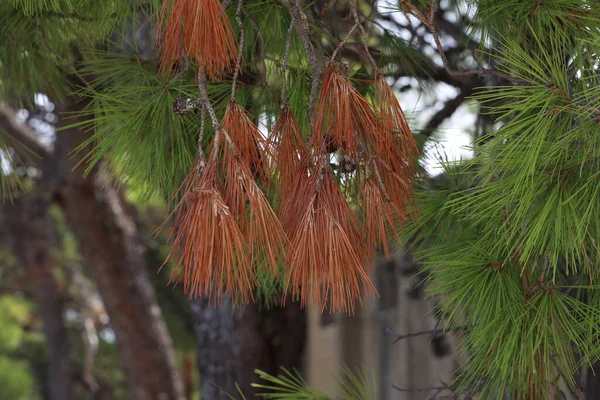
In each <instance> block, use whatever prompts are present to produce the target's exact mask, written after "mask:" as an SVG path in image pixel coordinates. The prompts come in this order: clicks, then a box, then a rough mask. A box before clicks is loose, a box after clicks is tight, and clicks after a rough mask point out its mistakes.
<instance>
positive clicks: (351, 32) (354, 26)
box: [329, 24, 360, 63]
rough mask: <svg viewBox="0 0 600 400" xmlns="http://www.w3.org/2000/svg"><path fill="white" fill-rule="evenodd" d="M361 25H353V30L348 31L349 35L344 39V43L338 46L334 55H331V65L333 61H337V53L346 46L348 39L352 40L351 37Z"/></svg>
mask: <svg viewBox="0 0 600 400" xmlns="http://www.w3.org/2000/svg"><path fill="white" fill-rule="evenodd" d="M359 25H360V24H354V25H352V28H350V30H349V31H348V33H347V34H346V36H345V37H344V39H342V41H341V42H340V43H339V44H338V45H337V47H336V48H335V50H334V51H333V54H331V58H330V59H329V62H330V63H331V62H333V61H335V57H336V56H337V53H338V52H339V51H340V49H341V48H342V47H343V46H344V45H345V44H346V42H347V41H348V39H350V37H351V36H352V34H353V33H354V31H355V30H356V28H358V26H359Z"/></svg>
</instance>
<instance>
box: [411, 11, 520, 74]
mask: <svg viewBox="0 0 600 400" xmlns="http://www.w3.org/2000/svg"><path fill="white" fill-rule="evenodd" d="M400 3H401V5H402V9H403V11H404V12H405V13H407V14H410V15H412V16H414V17H415V18H417V19H418V20H419V21H420V22H421V23H422V24H423V25H425V27H426V28H427V29H428V30H429V32H430V33H431V35H432V36H433V41H434V42H435V45H436V47H437V51H438V54H439V56H440V58H441V59H442V63H443V64H444V68H445V69H446V71H447V72H448V74H449V75H451V76H467V75H495V76H498V77H500V78H503V79H506V80H507V81H509V82H522V80H521V79H519V78H516V77H514V76H511V75H509V74H507V73H504V72H502V71H498V70H494V69H485V68H480V69H464V68H461V70H458V71H457V70H454V69H452V66H451V65H450V61H449V60H448V57H447V56H446V52H445V51H444V47H443V46H442V42H441V40H440V34H439V32H438V30H437V27H436V24H435V18H434V17H435V14H434V11H435V1H434V0H431V1H430V2H429V3H428V6H427V11H426V14H423V13H422V12H421V11H419V9H418V8H417V7H415V6H414V5H413V4H411V3H409V2H408V1H407V0H400Z"/></svg>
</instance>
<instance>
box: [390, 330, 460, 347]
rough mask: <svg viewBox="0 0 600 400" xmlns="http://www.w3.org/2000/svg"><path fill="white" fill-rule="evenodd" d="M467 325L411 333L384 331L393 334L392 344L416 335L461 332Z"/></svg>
mask: <svg viewBox="0 0 600 400" xmlns="http://www.w3.org/2000/svg"><path fill="white" fill-rule="evenodd" d="M466 329H467V327H466V326H459V327H456V328H453V329H439V328H437V329H428V330H425V331H419V332H413V333H405V334H398V333H396V332H394V331H392V330H391V329H386V332H387V333H389V334H390V335H393V336H395V339H394V341H393V342H392V345H394V344H396V343H398V342H399V341H401V340H403V339H409V338H412V337H416V336H422V335H429V334H433V336H435V335H436V334H438V333H456V332H462V331H464V330H466Z"/></svg>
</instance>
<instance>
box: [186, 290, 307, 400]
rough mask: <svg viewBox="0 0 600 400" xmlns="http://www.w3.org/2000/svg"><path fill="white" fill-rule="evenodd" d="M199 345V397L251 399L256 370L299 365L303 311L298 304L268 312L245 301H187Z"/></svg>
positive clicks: (275, 371) (303, 339)
mask: <svg viewBox="0 0 600 400" xmlns="http://www.w3.org/2000/svg"><path fill="white" fill-rule="evenodd" d="M189 304H190V309H191V313H192V320H193V324H194V333H195V335H196V341H197V344H198V369H199V373H200V388H201V398H203V399H211V400H226V399H229V397H227V393H228V394H231V395H232V396H234V397H237V394H238V389H237V388H236V386H235V384H236V383H237V384H238V385H239V387H240V390H241V391H242V393H243V394H244V396H245V397H246V398H247V399H252V398H255V395H256V391H255V390H254V389H253V388H252V387H251V386H250V384H251V383H252V382H256V374H255V373H254V370H255V369H257V368H258V369H261V370H263V371H266V372H268V373H271V374H275V375H276V374H278V372H279V369H280V367H285V368H296V369H299V370H300V369H301V367H302V361H303V355H304V347H305V343H306V313H305V311H304V310H301V309H300V307H299V305H298V304H297V303H291V304H288V305H287V306H286V307H284V308H281V307H275V308H273V309H271V310H266V309H262V310H261V309H260V307H259V306H258V305H257V304H249V305H247V306H246V307H244V308H243V309H241V310H238V309H233V308H232V306H231V303H230V302H228V301H227V300H224V302H223V304H222V305H221V306H219V307H215V306H209V304H208V299H207V298H198V299H196V300H191V301H190V303H189Z"/></svg>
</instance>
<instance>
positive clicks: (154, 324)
mask: <svg viewBox="0 0 600 400" xmlns="http://www.w3.org/2000/svg"><path fill="white" fill-rule="evenodd" d="M84 106H85V104H84V103H82V102H80V103H76V102H75V101H74V100H73V99H69V100H68V102H67V103H66V104H65V105H64V106H62V108H63V110H61V111H69V112H80V111H82V110H83V107H84ZM83 118H84V117H78V118H75V119H69V120H68V121H67V123H69V124H70V123H74V122H76V121H81V120H83ZM88 138H89V133H86V132H84V130H83V129H78V128H74V129H66V130H62V131H59V132H58V134H57V141H56V153H57V154H56V156H57V160H59V164H58V166H57V169H58V171H57V172H58V174H57V176H58V177H60V181H59V182H56V183H57V188H58V190H57V200H58V203H59V204H60V205H61V207H62V209H63V211H64V213H65V216H66V219H67V221H68V223H69V225H70V227H71V230H72V231H73V233H74V234H75V236H76V238H77V241H78V243H79V248H80V251H81V254H82V256H83V258H84V260H85V262H86V264H87V265H88V266H89V268H90V270H91V271H92V273H93V275H94V277H95V280H96V284H97V287H98V291H99V293H100V295H101V297H102V300H103V302H104V305H105V307H106V311H107V313H108V315H109V317H110V323H111V327H112V328H113V330H114V331H115V335H116V338H117V342H118V346H119V350H120V351H119V354H120V357H121V363H122V365H123V368H124V370H125V372H126V373H127V376H128V380H129V385H130V388H131V393H132V395H133V398H135V399H140V400H142V399H143V400H153V399H156V400H171V399H173V400H181V399H184V390H183V383H182V380H181V376H180V374H179V371H178V369H177V368H176V363H175V355H174V350H173V343H172V341H171V337H170V335H169V333H168V331H167V327H166V325H165V322H164V320H163V318H162V313H161V310H160V308H159V306H158V303H157V300H156V297H155V294H154V290H153V288H152V286H151V284H150V280H149V276H148V272H147V270H146V266H145V260H144V253H143V247H142V246H141V243H140V240H139V237H138V231H137V227H136V225H135V223H134V221H133V219H132V217H131V215H130V214H129V213H128V205H127V204H126V202H125V201H124V199H123V198H122V196H121V195H120V194H119V193H118V192H117V191H116V190H115V189H114V188H113V187H111V186H110V185H107V179H106V176H105V174H103V173H102V172H99V171H98V170H95V171H93V173H91V174H90V175H89V176H88V177H87V178H84V177H83V174H84V168H85V165H79V166H78V167H77V168H75V169H74V167H75V166H76V165H77V163H78V162H79V161H81V158H82V157H83V156H84V154H85V152H86V149H84V150H83V151H81V152H79V153H76V155H75V157H73V156H72V155H73V151H74V150H75V149H77V148H78V147H79V146H80V145H81V144H82V143H84V141H85V140H86V139H88Z"/></svg>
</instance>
